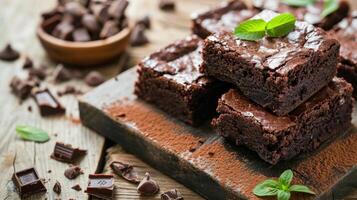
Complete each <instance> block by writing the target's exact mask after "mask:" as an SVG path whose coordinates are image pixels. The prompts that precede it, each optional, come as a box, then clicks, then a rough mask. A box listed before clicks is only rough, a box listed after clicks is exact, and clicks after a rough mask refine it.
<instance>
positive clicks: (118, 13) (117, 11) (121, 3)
mask: <svg viewBox="0 0 357 200" xmlns="http://www.w3.org/2000/svg"><path fill="white" fill-rule="evenodd" d="M128 5H129V2H128V1H127V0H114V1H113V2H112V3H111V5H110V7H109V9H108V14H109V15H110V16H111V17H113V18H114V19H117V20H119V19H121V18H122V17H123V15H124V12H125V9H126V8H127V7H128Z"/></svg>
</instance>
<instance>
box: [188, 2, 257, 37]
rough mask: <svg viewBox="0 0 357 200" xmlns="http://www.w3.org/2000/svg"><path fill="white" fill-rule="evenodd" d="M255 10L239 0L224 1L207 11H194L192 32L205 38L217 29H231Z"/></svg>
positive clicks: (249, 16)
mask: <svg viewBox="0 0 357 200" xmlns="http://www.w3.org/2000/svg"><path fill="white" fill-rule="evenodd" d="M257 12H258V10H256V9H248V8H247V6H246V5H245V4H244V3H243V2H241V1H236V0H232V1H229V2H224V3H221V4H220V5H219V6H218V7H216V8H213V9H210V10H208V11H205V12H202V13H194V14H193V16H192V32H193V33H195V34H196V35H198V36H200V37H201V38H206V37H207V36H209V35H211V34H212V33H214V32H217V31H222V30H227V31H233V30H234V28H235V27H236V26H237V24H238V23H240V22H242V21H244V20H246V19H248V18H251V17H252V16H253V15H255V14H256V13H257Z"/></svg>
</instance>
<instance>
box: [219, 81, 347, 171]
mask: <svg viewBox="0 0 357 200" xmlns="http://www.w3.org/2000/svg"><path fill="white" fill-rule="evenodd" d="M353 104H354V100H353V98H352V87H351V85H350V84H349V83H347V82H346V81H345V80H343V79H339V78H334V79H333V81H331V82H330V83H329V84H328V85H327V86H326V87H324V88H323V89H322V90H321V91H319V92H318V93H317V94H315V95H314V96H313V97H311V98H310V99H309V100H308V101H306V102H305V103H303V104H301V105H300V106H299V107H298V108H297V109H296V110H294V111H293V112H291V113H290V114H288V115H286V116H282V117H279V116H276V115H273V114H271V113H269V112H268V111H266V110H265V109H264V108H262V107H261V106H259V105H257V104H255V103H253V102H251V101H249V100H248V99H247V98H246V97H244V96H243V95H241V94H240V93H239V92H238V91H237V90H234V89H231V90H229V91H228V92H227V93H226V94H224V95H223V96H222V98H221V99H220V100H219V103H218V108H217V111H218V112H219V114H220V115H219V117H218V118H216V119H214V120H213V121H212V124H213V126H214V127H215V129H216V130H217V132H218V133H219V134H220V135H222V136H224V137H225V138H228V139H229V140H230V141H232V142H234V143H235V144H236V145H244V146H246V147H248V148H250V149H251V150H253V151H255V152H257V153H258V155H259V156H260V157H261V158H262V159H263V160H264V161H266V162H269V163H271V164H276V163H278V162H279V161H281V160H288V159H291V158H293V157H294V156H296V155H298V154H300V153H302V152H309V151H312V150H315V149H317V148H318V147H319V146H320V145H321V144H323V143H324V142H325V141H328V140H331V139H333V138H335V137H337V136H339V135H342V134H343V133H344V132H345V131H346V130H348V128H349V126H350V123H351V113H352V110H353Z"/></svg>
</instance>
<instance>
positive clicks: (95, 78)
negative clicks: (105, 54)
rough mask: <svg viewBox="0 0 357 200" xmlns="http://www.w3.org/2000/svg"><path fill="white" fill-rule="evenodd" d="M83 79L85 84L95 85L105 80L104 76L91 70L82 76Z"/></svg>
mask: <svg viewBox="0 0 357 200" xmlns="http://www.w3.org/2000/svg"><path fill="white" fill-rule="evenodd" d="M84 81H85V82H86V83H87V85H89V86H92V87H95V86H98V85H100V84H102V83H103V82H104V81H105V78H104V76H103V75H102V74H100V73H99V72H97V71H91V72H89V74H87V76H86V77H85V78H84Z"/></svg>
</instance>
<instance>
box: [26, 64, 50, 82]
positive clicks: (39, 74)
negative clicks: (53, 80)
mask: <svg viewBox="0 0 357 200" xmlns="http://www.w3.org/2000/svg"><path fill="white" fill-rule="evenodd" d="M29 76H30V78H31V79H40V80H44V79H45V78H46V76H47V67H45V66H43V65H42V66H41V67H37V68H29Z"/></svg>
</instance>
